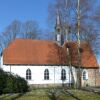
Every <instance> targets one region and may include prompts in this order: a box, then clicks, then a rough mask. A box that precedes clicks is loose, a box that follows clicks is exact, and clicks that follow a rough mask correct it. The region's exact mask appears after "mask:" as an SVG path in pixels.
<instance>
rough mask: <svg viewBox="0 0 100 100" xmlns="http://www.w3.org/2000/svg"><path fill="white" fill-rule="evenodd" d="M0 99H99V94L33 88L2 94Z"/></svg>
mask: <svg viewBox="0 0 100 100" xmlns="http://www.w3.org/2000/svg"><path fill="white" fill-rule="evenodd" d="M0 100H100V94H99V93H93V92H87V91H82V90H75V89H74V90H63V89H33V90H32V91H30V92H27V93H24V94H23V93H21V94H19V93H16V94H13V93H10V94H3V95H1V96H0Z"/></svg>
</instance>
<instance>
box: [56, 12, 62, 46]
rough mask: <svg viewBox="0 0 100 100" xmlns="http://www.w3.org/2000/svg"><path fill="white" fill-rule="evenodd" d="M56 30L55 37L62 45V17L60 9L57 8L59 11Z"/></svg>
mask: <svg viewBox="0 0 100 100" xmlns="http://www.w3.org/2000/svg"><path fill="white" fill-rule="evenodd" d="M55 30H56V37H55V38H56V41H57V43H58V45H62V34H61V32H62V31H61V30H62V27H61V19H60V13H59V10H57V13H56V26H55Z"/></svg>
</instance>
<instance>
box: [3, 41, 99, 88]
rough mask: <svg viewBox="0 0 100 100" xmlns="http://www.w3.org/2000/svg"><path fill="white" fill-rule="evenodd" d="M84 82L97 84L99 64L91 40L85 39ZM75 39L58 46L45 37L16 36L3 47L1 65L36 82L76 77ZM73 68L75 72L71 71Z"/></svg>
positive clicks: (43, 83) (48, 83)
mask: <svg viewBox="0 0 100 100" xmlns="http://www.w3.org/2000/svg"><path fill="white" fill-rule="evenodd" d="M67 44H70V49H71V66H69V65H68V56H67V52H66V45H67ZM82 50H83V52H82V54H81V63H82V67H81V69H82V84H83V85H86V84H90V85H95V81H96V80H95V81H94V77H95V76H94V75H95V71H96V70H97V69H98V65H97V62H96V59H95V56H94V54H93V52H92V51H91V49H90V47H89V46H88V44H86V43H85V42H83V43H82ZM76 53H77V49H76V43H75V42H70V43H65V44H64V45H63V46H59V45H58V44H57V43H56V42H52V41H46V40H32V39H16V40H14V41H12V43H10V45H9V46H8V47H7V48H5V50H4V51H3V56H2V58H1V67H2V69H3V70H5V71H7V72H11V73H14V74H17V75H19V76H21V77H23V78H25V79H26V80H27V81H28V84H33V85H35V86H52V85H56V86H59V85H62V84H69V83H73V80H72V73H73V76H74V81H75V82H76V81H77V68H78V65H77V54H76ZM70 69H72V73H71V71H70Z"/></svg>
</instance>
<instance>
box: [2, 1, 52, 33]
mask: <svg viewBox="0 0 100 100" xmlns="http://www.w3.org/2000/svg"><path fill="white" fill-rule="evenodd" d="M52 1H53V0H0V32H2V31H3V30H4V28H5V27H6V26H8V25H9V24H10V23H11V22H12V21H13V20H15V19H17V20H20V21H22V22H23V21H26V20H36V21H37V22H38V23H39V26H40V27H41V28H46V26H47V22H46V21H47V16H48V4H49V3H50V2H52Z"/></svg>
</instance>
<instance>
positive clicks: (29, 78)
mask: <svg viewBox="0 0 100 100" xmlns="http://www.w3.org/2000/svg"><path fill="white" fill-rule="evenodd" d="M26 79H27V80H31V70H30V69H27V70H26Z"/></svg>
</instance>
